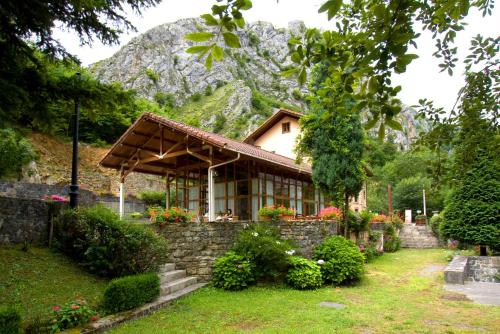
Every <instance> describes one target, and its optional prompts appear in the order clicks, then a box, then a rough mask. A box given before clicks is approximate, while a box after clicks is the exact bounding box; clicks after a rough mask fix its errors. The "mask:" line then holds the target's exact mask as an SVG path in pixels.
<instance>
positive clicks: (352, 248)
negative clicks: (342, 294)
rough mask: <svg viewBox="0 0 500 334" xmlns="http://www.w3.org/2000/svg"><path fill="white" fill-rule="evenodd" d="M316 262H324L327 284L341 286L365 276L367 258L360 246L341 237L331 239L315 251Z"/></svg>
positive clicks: (324, 276) (322, 270) (324, 241)
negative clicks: (364, 269)
mask: <svg viewBox="0 0 500 334" xmlns="http://www.w3.org/2000/svg"><path fill="white" fill-rule="evenodd" d="M313 259H314V260H323V261H324V263H323V264H321V274H322V276H323V280H324V281H325V282H326V283H332V284H334V285H339V284H342V283H345V282H348V281H352V280H356V279H359V278H360V277H361V275H362V274H363V265H364V262H365V257H364V255H363V254H362V253H361V251H360V250H359V248H358V246H356V244H354V243H353V242H352V241H350V240H347V239H345V238H343V237H341V236H332V237H329V238H327V239H325V240H323V242H321V244H320V245H318V246H317V247H316V248H315V249H314V253H313Z"/></svg>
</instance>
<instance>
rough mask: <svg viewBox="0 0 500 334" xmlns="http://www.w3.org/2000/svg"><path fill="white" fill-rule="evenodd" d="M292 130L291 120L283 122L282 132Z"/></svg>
mask: <svg viewBox="0 0 500 334" xmlns="http://www.w3.org/2000/svg"><path fill="white" fill-rule="evenodd" d="M289 132H290V122H285V123H281V133H289Z"/></svg>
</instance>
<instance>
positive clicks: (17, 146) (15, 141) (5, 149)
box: [0, 129, 36, 178]
mask: <svg viewBox="0 0 500 334" xmlns="http://www.w3.org/2000/svg"><path fill="white" fill-rule="evenodd" d="M0 157H2V158H1V159H0V178H1V177H4V176H16V177H17V176H19V175H20V173H21V169H22V167H23V166H24V165H25V164H27V163H28V162H30V161H31V160H33V159H35V157H36V155H35V151H34V150H33V147H32V146H31V144H30V142H29V141H27V140H26V139H25V138H22V137H21V136H19V135H18V134H17V133H16V132H15V131H14V130H12V129H0Z"/></svg>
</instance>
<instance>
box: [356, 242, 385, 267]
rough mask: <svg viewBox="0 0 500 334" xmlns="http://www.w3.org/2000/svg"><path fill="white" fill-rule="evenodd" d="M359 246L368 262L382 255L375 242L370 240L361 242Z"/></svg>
mask: <svg viewBox="0 0 500 334" xmlns="http://www.w3.org/2000/svg"><path fill="white" fill-rule="evenodd" d="M358 247H359V250H360V251H361V253H363V255H364V256H365V259H366V262H371V261H372V260H373V259H375V258H377V257H379V256H380V255H382V253H381V252H379V251H378V250H377V248H376V246H375V245H374V244H373V243H370V242H369V243H366V244H360V245H359V246H358Z"/></svg>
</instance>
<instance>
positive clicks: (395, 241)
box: [384, 223, 401, 253]
mask: <svg viewBox="0 0 500 334" xmlns="http://www.w3.org/2000/svg"><path fill="white" fill-rule="evenodd" d="M400 248H401V239H400V238H399V237H398V236H397V235H396V228H395V227H394V225H393V224H392V223H386V224H385V225H384V252H388V253H393V252H397V251H398V250H399V249H400Z"/></svg>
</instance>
